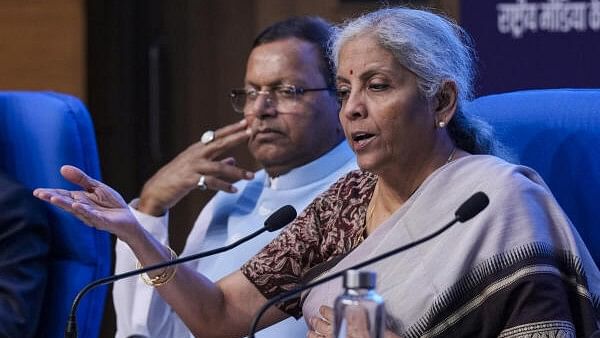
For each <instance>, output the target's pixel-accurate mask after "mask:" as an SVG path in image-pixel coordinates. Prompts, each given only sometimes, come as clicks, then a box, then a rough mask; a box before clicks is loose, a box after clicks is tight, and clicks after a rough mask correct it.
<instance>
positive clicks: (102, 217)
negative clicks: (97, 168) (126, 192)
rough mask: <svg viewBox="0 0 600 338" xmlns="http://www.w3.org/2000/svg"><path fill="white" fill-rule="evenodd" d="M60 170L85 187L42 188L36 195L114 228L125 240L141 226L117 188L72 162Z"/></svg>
mask: <svg viewBox="0 0 600 338" xmlns="http://www.w3.org/2000/svg"><path fill="white" fill-rule="evenodd" d="M60 173H61V175H62V176H63V177H64V178H65V179H66V180H68V181H69V182H72V183H74V184H76V185H78V186H80V187H81V188H82V189H83V190H77V191H70V190H65V189H51V188H39V189H35V190H34V191H33V195H34V196H35V197H37V198H39V199H41V200H44V201H47V202H49V203H51V204H53V205H55V206H57V207H60V208H62V209H64V210H66V211H68V212H70V213H71V214H73V215H75V216H76V217H77V218H79V219H81V220H82V221H83V222H85V223H86V224H88V225H90V226H92V227H95V228H97V229H100V230H105V231H108V232H111V233H113V234H115V235H116V236H117V237H119V238H120V239H123V240H126V238H127V236H128V235H130V234H131V233H132V231H133V230H134V229H136V227H137V226H139V224H138V222H137V220H136V219H135V217H134V216H133V214H132V213H131V211H130V210H129V207H128V206H127V203H125V201H124V200H123V198H122V197H121V195H119V193H117V192H116V191H115V190H114V189H112V188H111V187H109V186H107V185H106V184H104V183H102V182H99V181H97V180H95V179H93V178H91V177H89V176H88V175H86V174H85V173H84V172H83V171H82V170H80V169H79V168H76V167H73V166H69V165H65V166H62V167H61V168H60Z"/></svg>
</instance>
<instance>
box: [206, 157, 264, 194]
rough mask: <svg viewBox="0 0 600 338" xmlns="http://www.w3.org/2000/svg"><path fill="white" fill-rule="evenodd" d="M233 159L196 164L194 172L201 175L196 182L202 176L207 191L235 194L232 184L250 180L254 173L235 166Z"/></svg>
mask: <svg viewBox="0 0 600 338" xmlns="http://www.w3.org/2000/svg"><path fill="white" fill-rule="evenodd" d="M231 163H233V164H235V160H234V159H233V158H227V159H225V160H222V161H220V162H211V161H203V162H200V163H198V166H197V168H196V169H195V171H196V172H198V173H202V175H201V174H199V175H198V176H197V180H199V179H200V177H201V176H204V177H205V178H204V183H205V184H206V186H207V187H208V188H209V189H212V190H221V191H226V192H230V193H234V192H237V189H236V188H235V187H234V186H233V184H232V183H235V182H237V181H239V180H242V179H244V180H250V179H253V178H254V173H253V172H251V171H248V170H245V169H242V168H239V167H237V166H235V165H232V164H231Z"/></svg>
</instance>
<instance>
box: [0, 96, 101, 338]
mask: <svg viewBox="0 0 600 338" xmlns="http://www.w3.org/2000/svg"><path fill="white" fill-rule="evenodd" d="M63 164H73V165H75V166H78V167H80V168H82V169H83V170H85V171H86V172H87V173H89V174H90V175H91V176H93V177H95V178H98V179H99V178H100V166H99V162H98V153H97V149H96V140H95V136H94V129H93V125H92V120H91V119H90V116H89V114H88V112H87V110H86V108H85V107H84V105H83V104H82V103H81V102H80V101H79V100H78V99H76V98H74V97H72V96H68V95H63V94H58V93H52V92H2V91H0V168H1V169H2V170H4V171H5V172H7V173H9V174H10V175H11V176H12V177H14V178H16V179H17V180H18V181H20V182H21V183H22V184H24V185H25V186H27V187H29V188H31V189H33V188H37V187H55V188H58V187H62V188H66V189H71V188H74V186H72V185H71V184H69V183H68V182H66V181H65V180H64V179H63V178H62V177H61V176H60V174H59V168H60V167H61V166H62V165H63ZM48 208H49V218H50V219H49V223H50V226H51V238H52V242H51V246H50V260H49V264H50V265H49V276H48V286H47V289H46V295H45V299H44V305H43V310H42V318H40V322H39V327H38V329H37V334H36V336H37V337H62V336H63V335H64V333H63V332H64V329H65V325H66V321H67V317H68V313H69V310H70V307H71V302H72V301H73V298H74V297H75V295H76V294H77V292H78V291H79V290H80V289H82V288H83V287H84V286H85V285H86V284H87V283H89V282H91V281H92V280H95V279H98V278H100V277H103V276H106V275H108V274H109V273H110V270H111V252H112V249H111V242H110V238H109V235H108V234H107V233H104V232H101V231H97V230H95V229H93V228H90V227H88V226H86V225H85V224H83V223H82V222H80V221H78V220H77V219H76V218H74V217H72V216H70V215H69V214H67V213H65V212H63V211H61V210H59V209H57V208H55V207H52V206H50V205H48ZM105 297H106V288H101V289H98V290H95V291H93V292H91V293H90V294H88V295H87V296H86V297H85V298H84V299H83V300H82V302H81V304H80V306H79V309H78V312H77V319H78V320H77V323H78V329H79V336H80V337H90V338H96V337H98V334H99V332H100V325H101V323H102V316H103V312H104V300H105Z"/></svg>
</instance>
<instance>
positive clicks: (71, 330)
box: [65, 227, 268, 338]
mask: <svg viewBox="0 0 600 338" xmlns="http://www.w3.org/2000/svg"><path fill="white" fill-rule="evenodd" d="M267 230H268V228H267V227H262V228H260V229H258V230H256V231H255V232H253V233H251V234H250V235H248V236H246V237H243V238H241V239H239V240H237V241H235V242H233V243H231V244H229V245H226V246H223V247H220V248H216V249H213V250H209V251H204V252H199V253H197V254H193V255H189V256H185V257H180V258H177V259H174V260H172V261H168V262H163V263H159V264H155V265H149V266H147V267H143V268H141V269H137V270H132V271H127V272H124V273H121V274H118V275H112V276H108V277H104V278H101V279H98V280H96V281H93V282H91V283H89V284H88V285H86V286H85V287H84V288H83V289H81V291H79V292H78V293H77V295H76V296H75V299H74V300H73V304H72V305H71V311H70V312H69V318H68V319H67V329H66V330H65V338H77V320H76V315H75V312H76V310H77V307H78V306H79V302H80V301H81V299H82V298H83V296H84V295H85V294H86V293H88V292H89V291H90V290H92V289H94V288H95V287H98V286H100V285H105V284H110V283H114V282H116V281H118V280H121V279H123V278H127V277H131V276H135V275H140V274H142V273H146V272H148V271H152V270H157V269H161V268H166V267H168V266H171V265H176V264H181V263H185V262H187V261H191V260H194V259H199V258H203V257H206V256H210V255H214V254H218V253H221V252H223V251H227V250H229V249H233V248H235V247H236V246H238V245H240V244H242V243H244V242H246V241H249V240H251V239H252V238H254V237H256V236H258V235H260V234H262V233H263V232H265V231H267Z"/></svg>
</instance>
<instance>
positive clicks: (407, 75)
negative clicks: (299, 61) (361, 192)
mask: <svg viewBox="0 0 600 338" xmlns="http://www.w3.org/2000/svg"><path fill="white" fill-rule="evenodd" d="M337 89H338V94H339V96H340V99H341V103H342V106H341V110H340V120H341V123H342V126H343V127H344V132H345V134H346V138H347V139H348V142H349V143H350V145H351V147H352V149H353V150H354V151H355V153H356V156H357V160H358V165H359V166H360V167H361V168H362V169H366V170H369V171H371V172H374V173H377V174H380V175H384V174H385V173H390V174H391V175H396V176H397V175H398V172H399V171H400V172H402V171H404V170H408V169H410V168H411V166H415V165H418V164H419V163H420V161H426V160H427V154H431V153H432V149H433V147H434V136H435V135H434V134H435V127H434V123H435V121H434V113H433V109H432V108H431V106H432V104H431V102H430V100H427V99H425V98H423V97H422V96H421V94H420V93H419V90H418V87H417V77H416V75H415V74H413V73H412V72H410V71H409V70H408V69H406V68H405V67H404V66H402V65H401V64H400V63H399V62H398V61H396V59H395V58H394V57H393V55H392V53H391V52H389V51H388V50H387V49H384V48H382V47H381V46H380V45H379V44H378V43H377V42H376V40H375V39H374V38H373V37H372V36H370V35H363V36H359V37H357V38H354V39H352V40H350V41H348V42H347V43H346V44H344V45H343V46H342V48H341V49H340V53H339V67H338V73H337Z"/></svg>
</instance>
